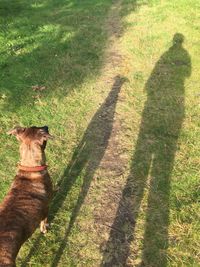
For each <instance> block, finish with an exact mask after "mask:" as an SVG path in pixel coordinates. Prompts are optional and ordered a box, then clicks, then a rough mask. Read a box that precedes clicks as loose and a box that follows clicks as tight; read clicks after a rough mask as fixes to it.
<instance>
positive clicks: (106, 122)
mask: <svg viewBox="0 0 200 267" xmlns="http://www.w3.org/2000/svg"><path fill="white" fill-rule="evenodd" d="M124 82H125V78H123V77H120V76H116V77H115V80H114V84H113V86H112V89H111V91H110V93H109V95H108V96H107V98H106V99H105V101H104V103H103V104H102V105H101V107H100V108H99V109H98V110H97V112H96V113H95V115H94V117H93V118H92V120H91V122H90V124H89V126H88V128H87V130H86V132H85V134H84V136H83V138H82V140H81V142H80V144H79V146H78V148H77V150H76V151H75V153H74V155H73V157H72V160H71V163H70V164H69V166H68V168H67V169H66V171H65V173H64V175H63V177H62V179H61V181H60V191H59V192H58V193H57V194H56V196H55V198H54V200H53V202H52V205H51V210H50V220H52V219H53V217H54V216H55V215H56V213H57V212H58V210H59V208H60V207H61V206H62V203H63V202H64V200H65V198H66V195H67V193H68V191H69V190H70V188H71V187H72V185H73V184H74V183H75V181H76V179H77V178H78V177H79V175H80V174H81V172H82V171H83V169H84V177H83V182H82V185H81V190H80V193H79V195H78V197H77V201H76V203H75V205H74V208H73V210H72V213H71V218H70V221H69V224H68V226H67V228H66V231H65V235H64V237H63V239H62V241H61V242H60V247H59V249H58V251H57V253H56V254H55V257H54V259H53V261H52V264H51V266H54V267H55V266H57V265H58V263H59V260H60V258H61V256H62V254H63V251H64V248H65V246H66V244H67V240H68V236H69V234H70V232H71V229H72V227H73V225H74V223H75V221H76V218H77V216H78V214H79V211H80V208H81V206H82V204H83V202H84V199H85V197H86V195H87V193H88V190H89V188H90V184H91V181H92V179H93V177H94V174H95V171H96V170H97V168H98V166H99V164H100V162H101V160H102V158H103V156H104V153H105V150H106V148H107V145H108V141H109V138H110V135H111V132H112V128H113V121H114V115H115V109H116V104H117V100H118V95H119V92H120V90H121V87H122V85H123V83H124Z"/></svg>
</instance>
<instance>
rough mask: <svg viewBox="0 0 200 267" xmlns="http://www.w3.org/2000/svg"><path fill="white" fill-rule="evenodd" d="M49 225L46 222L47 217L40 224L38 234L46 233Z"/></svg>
mask: <svg viewBox="0 0 200 267" xmlns="http://www.w3.org/2000/svg"><path fill="white" fill-rule="evenodd" d="M48 226H49V224H48V222H47V217H46V218H45V219H44V220H43V221H41V222H40V232H41V233H43V234H46V233H47V228H48Z"/></svg>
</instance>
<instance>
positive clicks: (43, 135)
mask: <svg viewBox="0 0 200 267" xmlns="http://www.w3.org/2000/svg"><path fill="white" fill-rule="evenodd" d="M11 134H14V135H16V137H17V139H18V140H20V142H21V144H20V157H21V163H23V162H25V165H24V166H22V165H19V169H18V173H17V175H16V176H15V179H14V182H13V183H12V186H11V188H10V191H9V192H8V194H7V195H6V197H5V199H4V201H3V203H2V204H1V205H0V267H13V266H15V259H16V256H17V253H18V251H19V249H20V247H21V245H22V244H23V243H24V242H25V241H26V240H27V239H28V238H29V237H30V236H31V234H32V233H33V232H34V231H35V229H36V228H37V227H38V225H39V224H40V222H41V221H43V220H44V219H46V218H47V215H48V205H49V201H50V198H51V196H52V183H51V180H50V177H49V174H48V172H47V169H46V168H47V166H46V165H45V154H44V149H45V146H46V140H47V136H50V135H49V133H48V129H46V127H40V128H39V127H31V128H20V129H19V128H17V129H14V130H12V132H11Z"/></svg>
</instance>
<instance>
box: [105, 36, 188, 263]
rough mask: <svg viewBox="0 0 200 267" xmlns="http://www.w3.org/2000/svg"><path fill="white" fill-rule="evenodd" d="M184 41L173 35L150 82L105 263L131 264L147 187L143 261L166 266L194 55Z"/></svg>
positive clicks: (146, 89) (107, 247)
mask: <svg viewBox="0 0 200 267" xmlns="http://www.w3.org/2000/svg"><path fill="white" fill-rule="evenodd" d="M183 41H184V36H183V35H182V34H180V33H176V34H175V35H174V38H173V45H172V46H171V47H170V48H169V50H168V51H166V52H165V53H164V54H163V55H162V56H161V58H160V59H159V61H158V62H157V63H156V65H155V67H154V69H153V71H152V73H151V76H150V77H149V79H148V81H147V82H146V85H145V91H146V92H147V101H146V103H145V106H144V110H143V113H142V118H141V125H140V132H139V136H138V140H137V144H136V148H135V152H134V155H133V159H132V166H131V171H130V175H129V177H128V179H127V183H126V185H125V187H124V190H123V193H122V198H121V200H120V203H119V207H118V211H117V215H116V218H115V221H114V223H113V226H112V230H111V232H110V237H109V240H108V242H107V244H106V248H105V251H104V257H103V261H102V264H101V266H105V267H106V266H109V267H110V266H133V265H130V264H129V263H128V262H127V259H128V257H129V253H130V245H132V246H133V247H134V229H135V225H136V223H137V218H138V215H139V211H140V206H141V201H142V199H143V195H144V190H147V191H148V197H147V208H146V223H145V233H144V239H143V250H142V263H141V265H140V266H141V267H142V266H158V267H160V266H162V267H165V266H166V265H167V258H166V255H167V254H166V250H167V248H168V227H169V196H170V179H171V175H172V170H173V165H174V159H175V153H176V150H177V140H178V137H179V134H180V130H181V127H182V123H183V120H184V116H185V107H184V102H185V100H184V93H185V90H184V81H185V79H186V78H187V77H189V76H190V75H191V60H190V56H189V54H188V52H187V51H186V50H185V49H184V48H183ZM134 258H135V255H133V260H134ZM129 259H130V260H131V255H130V258H129Z"/></svg>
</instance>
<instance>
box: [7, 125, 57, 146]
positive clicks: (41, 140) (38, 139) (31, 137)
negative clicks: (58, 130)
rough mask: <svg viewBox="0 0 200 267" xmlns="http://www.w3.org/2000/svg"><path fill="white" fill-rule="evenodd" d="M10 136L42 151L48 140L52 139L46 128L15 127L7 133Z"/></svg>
mask: <svg viewBox="0 0 200 267" xmlns="http://www.w3.org/2000/svg"><path fill="white" fill-rule="evenodd" d="M8 134H10V135H14V136H16V138H17V139H18V140H19V141H20V142H21V143H23V144H26V145H29V146H31V145H36V146H40V147H41V148H42V149H43V150H44V149H45V147H46V142H47V140H48V139H52V138H53V137H52V135H50V134H49V130H48V126H43V127H36V126H32V127H29V128H24V127H19V126H18V127H15V128H14V129H12V130H10V131H9V132H8Z"/></svg>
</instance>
